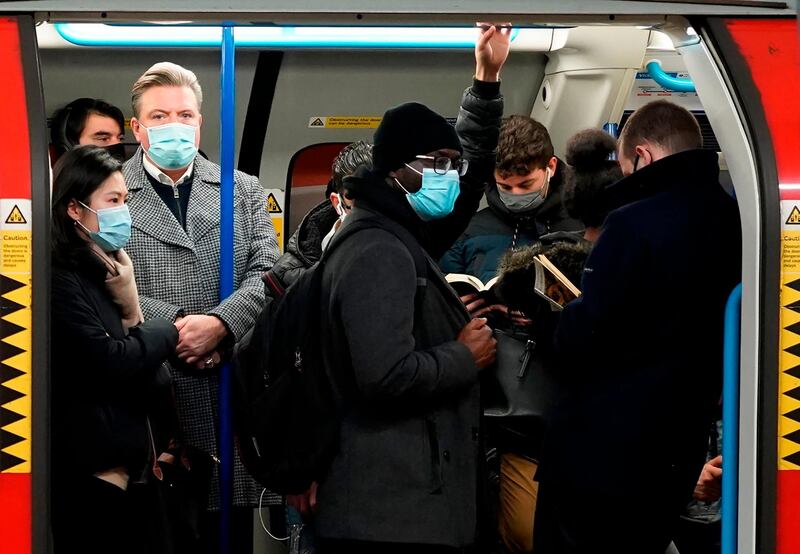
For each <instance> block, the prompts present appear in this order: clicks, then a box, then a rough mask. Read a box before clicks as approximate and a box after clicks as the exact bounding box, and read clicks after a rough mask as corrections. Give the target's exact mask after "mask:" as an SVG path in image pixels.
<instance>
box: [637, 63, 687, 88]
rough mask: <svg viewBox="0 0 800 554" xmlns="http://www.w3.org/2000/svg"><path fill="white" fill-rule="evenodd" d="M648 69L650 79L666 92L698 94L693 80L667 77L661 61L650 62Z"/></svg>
mask: <svg viewBox="0 0 800 554" xmlns="http://www.w3.org/2000/svg"><path fill="white" fill-rule="evenodd" d="M646 67H647V72H648V73H649V74H650V77H652V78H653V80H654V81H655V82H656V83H658V84H659V85H661V86H662V87H664V88H665V89H666V90H669V91H672V92H697V91H696V89H695V88H694V83H693V82H692V80H691V79H678V78H677V77H672V76H670V75H667V72H666V71H664V70H663V69H662V67H661V62H660V61H659V60H650V61H649V62H647V65H646Z"/></svg>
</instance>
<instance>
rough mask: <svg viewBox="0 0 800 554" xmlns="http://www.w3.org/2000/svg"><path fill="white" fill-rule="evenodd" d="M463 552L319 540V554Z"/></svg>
mask: <svg viewBox="0 0 800 554" xmlns="http://www.w3.org/2000/svg"><path fill="white" fill-rule="evenodd" d="M460 552H463V550H461V549H458V548H453V547H452V546H442V545H437V544H403V543H391V542H367V541H351V540H343V539H318V542H317V554H459V553H460Z"/></svg>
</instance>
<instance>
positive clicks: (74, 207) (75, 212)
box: [67, 199, 83, 221]
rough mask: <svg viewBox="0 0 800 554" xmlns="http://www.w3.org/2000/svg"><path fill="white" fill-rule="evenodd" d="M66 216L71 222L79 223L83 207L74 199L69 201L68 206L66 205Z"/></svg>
mask: <svg viewBox="0 0 800 554" xmlns="http://www.w3.org/2000/svg"><path fill="white" fill-rule="evenodd" d="M67 215H68V216H69V217H70V219H72V220H73V221H80V220H81V217H82V216H83V206H81V205H80V204H78V201H77V200H75V199H72V200H70V201H69V204H67Z"/></svg>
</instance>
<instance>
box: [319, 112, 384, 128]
mask: <svg viewBox="0 0 800 554" xmlns="http://www.w3.org/2000/svg"><path fill="white" fill-rule="evenodd" d="M381 119H382V118H381V117H380V116H369V115H354V116H332V115H315V116H312V117H310V118H309V119H308V128H309V129H376V128H377V127H378V125H380V123H381Z"/></svg>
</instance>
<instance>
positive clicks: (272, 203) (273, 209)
mask: <svg viewBox="0 0 800 554" xmlns="http://www.w3.org/2000/svg"><path fill="white" fill-rule="evenodd" d="M267 211H268V212H269V213H271V214H282V213H283V210H282V209H281V205H280V203H279V202H278V199H277V198H275V194H273V193H271V192H270V193H269V196H267Z"/></svg>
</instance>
